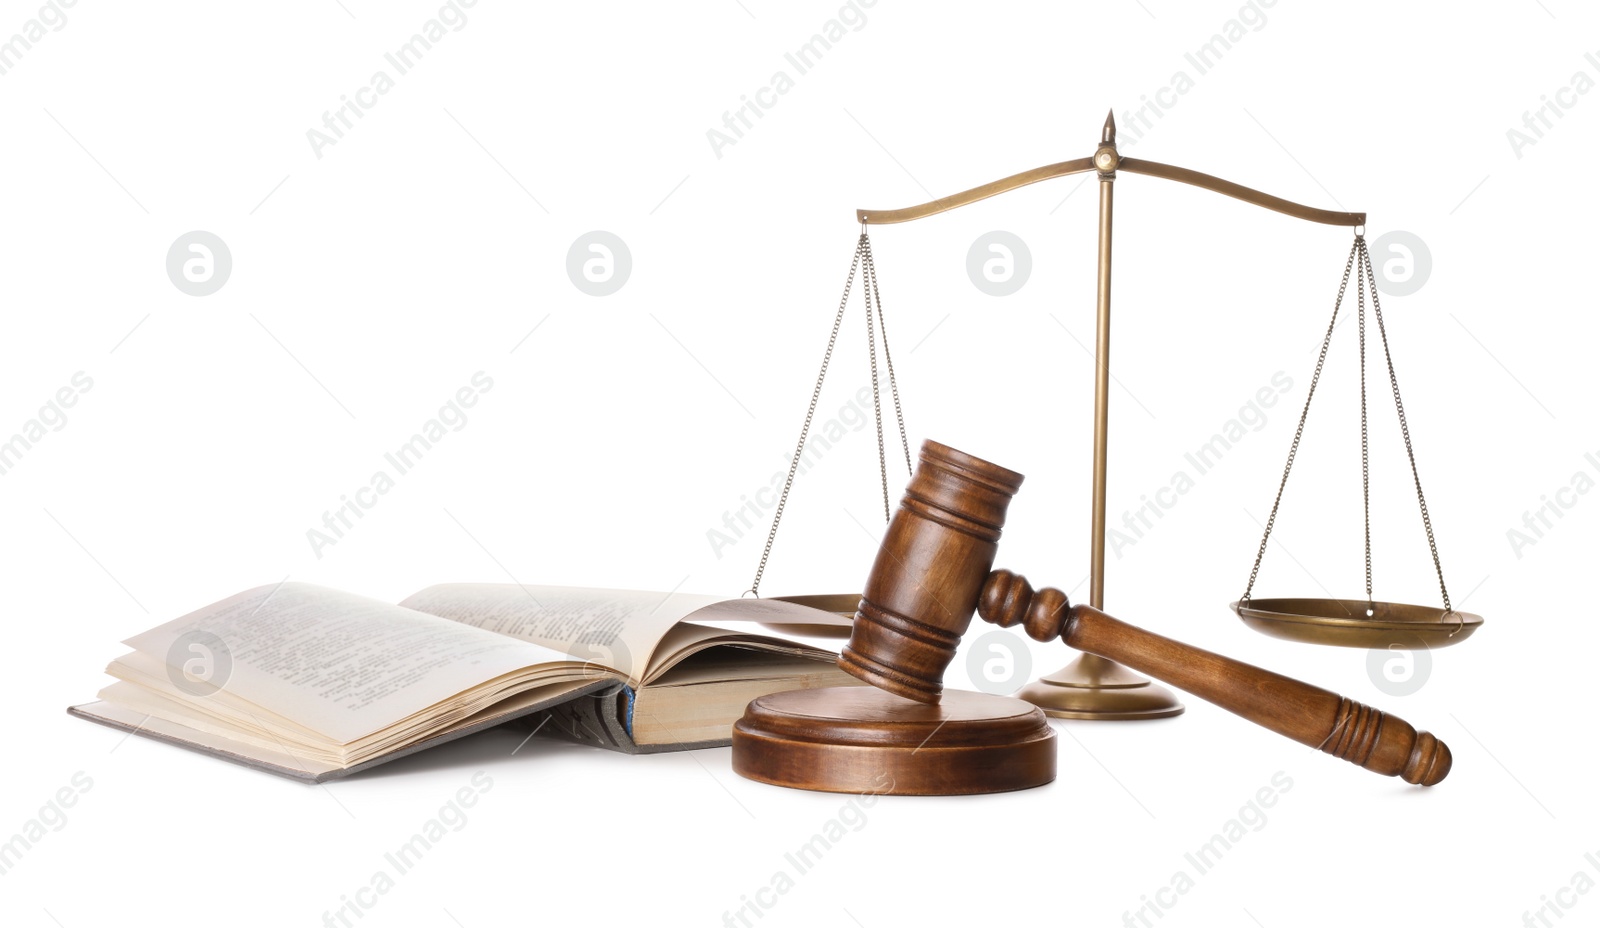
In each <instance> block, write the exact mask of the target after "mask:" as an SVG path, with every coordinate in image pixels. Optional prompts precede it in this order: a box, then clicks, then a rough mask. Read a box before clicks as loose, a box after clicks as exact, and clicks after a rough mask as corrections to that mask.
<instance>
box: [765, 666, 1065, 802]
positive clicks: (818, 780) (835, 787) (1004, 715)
mask: <svg viewBox="0 0 1600 928" xmlns="http://www.w3.org/2000/svg"><path fill="white" fill-rule="evenodd" d="M1055 739H1056V735H1055V732H1054V731H1052V730H1051V729H1050V725H1049V723H1048V722H1046V721H1045V717H1044V713H1043V712H1041V711H1039V709H1038V708H1037V707H1035V706H1031V705H1029V704H1028V703H1025V702H1023V701H1022V700H1020V699H1012V698H1010V697H1008V696H989V695H985V694H983V693H969V692H965V691H962V690H945V692H944V697H943V699H942V700H941V701H940V702H939V704H938V705H928V704H926V703H920V702H913V701H912V700H909V699H905V698H903V697H900V696H896V695H894V694H892V693H888V692H885V691H883V690H880V689H878V688H877V687H875V686H831V687H825V688H821V689H810V690H790V691H788V692H784V693H773V694H771V695H768V696H762V697H760V698H758V699H756V700H754V701H752V702H751V703H750V705H749V706H747V707H746V708H745V710H744V717H743V718H741V719H740V720H739V721H738V722H735V723H734V726H733V769H734V772H735V773H737V774H739V775H740V776H743V777H746V778H748V779H751V780H758V781H760V782H762V783H771V784H773V785H775V786H787V787H791V788H793V789H811V790H822V791H825V792H833V793H880V794H896V795H903V796H960V795H970V794H974V793H1001V792H1007V791H1009V790H1018V789H1030V788H1032V787H1035V786H1043V785H1044V784H1046V783H1049V782H1050V781H1051V780H1054V779H1055V778H1056V744H1055Z"/></svg>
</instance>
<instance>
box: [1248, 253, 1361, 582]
mask: <svg viewBox="0 0 1600 928" xmlns="http://www.w3.org/2000/svg"><path fill="white" fill-rule="evenodd" d="M1360 244H1361V239H1360V238H1357V239H1356V240H1355V241H1354V242H1352V243H1351V245H1350V257H1348V258H1346V259H1345V262H1344V277H1342V278H1340V280H1339V295H1338V296H1337V297H1335V298H1334V300H1333V316H1332V317H1331V318H1330V319H1329V320H1328V331H1327V332H1326V333H1324V334H1323V336H1322V351H1321V352H1319V353H1318V354H1317V367H1316V370H1314V371H1312V373H1311V388H1310V389H1309V390H1307V391H1306V404H1305V406H1304V407H1303V408H1301V410H1300V424H1299V425H1297V426H1295V430H1294V441H1293V442H1290V444H1289V460H1288V461H1287V462H1286V463H1285V464H1284V465H1283V479H1281V480H1279V481H1278V495H1277V496H1276V497H1274V498H1273V500H1272V512H1271V514H1270V515H1268V516H1267V525H1266V530H1265V531H1263V532H1262V533H1261V547H1260V548H1258V549H1256V562H1255V564H1254V565H1253V566H1251V568H1250V582H1249V583H1247V584H1245V588H1244V595H1243V596H1241V597H1239V607H1240V608H1241V609H1243V608H1248V607H1249V605H1250V591H1251V590H1253V589H1255V586H1256V575H1257V574H1259V573H1260V572H1261V558H1262V556H1264V555H1265V554H1266V553H1267V539H1269V538H1271V537H1272V526H1273V523H1275V522H1277V521H1278V504H1279V503H1282V502H1283V488H1284V487H1285V486H1287V485H1288V483H1289V470H1290V468H1292V467H1294V456H1295V454H1296V453H1297V452H1298V451H1299V450H1300V436H1301V435H1303V434H1304V433H1305V430H1306V416H1307V415H1308V414H1309V413H1310V412H1311V398H1312V397H1313V396H1315V395H1316V393H1317V381H1318V380H1319V379H1321V377H1322V365H1323V363H1324V362H1325V361H1327V360H1328V343H1329V342H1330V341H1332V340H1333V327H1334V326H1335V325H1337V324H1338V322H1339V307H1340V305H1341V304H1343V303H1344V291H1345V288H1346V287H1348V286H1349V285H1350V271H1351V269H1352V268H1353V267H1355V260H1356V252H1357V250H1358V248H1359V246H1360Z"/></svg>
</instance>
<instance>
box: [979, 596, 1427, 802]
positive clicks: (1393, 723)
mask: <svg viewBox="0 0 1600 928" xmlns="http://www.w3.org/2000/svg"><path fill="white" fill-rule="evenodd" d="M978 614H979V615H980V616H982V617H983V619H984V620H985V621H989V622H993V623H995V624H997V625H1014V624H1017V623H1019V622H1021V623H1022V624H1023V626H1024V627H1025V628H1026V629H1027V631H1028V633H1029V634H1030V635H1031V636H1032V637H1034V638H1036V639H1038V640H1041V641H1048V640H1050V639H1052V638H1055V637H1060V638H1061V640H1062V641H1065V642H1066V643H1067V644H1068V645H1069V646H1071V647H1074V648H1077V649H1078V650H1080V651H1087V652H1089V653H1091V654H1099V655H1100V656H1102V657H1106V658H1110V659H1111V660H1114V661H1117V662H1119V663H1122V664H1126V665H1127V666H1129V667H1131V668H1133V669H1134V670H1137V671H1139V672H1140V673H1145V674H1149V675H1150V676H1152V677H1155V678H1156V679H1158V680H1162V681H1164V682H1166V683H1170V684H1172V685H1173V686H1176V687H1178V688H1179V689H1182V690H1186V691H1188V692H1190V693H1193V694H1194V695H1196V696H1199V697H1200V698H1201V699H1204V700H1206V701H1207V702H1211V703H1215V704H1216V705H1218V706H1221V707H1222V708H1224V709H1227V710H1228V711H1229V712H1232V713H1234V714H1235V715H1238V716H1240V717H1242V718H1246V719H1249V720H1250V721H1252V722H1255V723H1256V724H1257V725H1260V726H1262V727H1264V728H1268V729H1271V730H1272V731H1275V732H1277V733H1278V734H1280V735H1283V736H1284V737H1286V738H1292V739H1294V740H1295V741H1298V742H1300V743H1301V744H1303V745H1305V746H1307V747H1310V748H1316V749H1318V750H1321V751H1324V752H1326V753H1328V754H1332V755H1333V756H1334V757H1338V758H1341V759H1343V760H1347V761H1350V762H1351V763H1353V764H1355V765H1357V766H1359V767H1364V768H1366V769H1367V770H1371V771H1373V772H1374V773H1381V774H1383V775H1385V776H1398V777H1400V778H1401V779H1403V780H1405V781H1406V782H1407V783H1413V784H1420V785H1422V786H1432V785H1434V784H1435V783H1438V782H1439V781H1440V780H1443V779H1444V778H1445V776H1446V775H1447V774H1449V772H1450V765H1451V760H1452V758H1451V754H1450V749H1449V747H1447V746H1446V745H1445V743H1444V742H1442V741H1440V740H1439V739H1437V738H1435V737H1434V736H1433V735H1431V734H1429V733H1428V732H1418V731H1417V730H1416V729H1415V728H1413V727H1411V725H1410V724H1409V723H1407V722H1406V721H1405V720H1404V719H1401V718H1399V717H1397V716H1393V715H1388V714H1386V713H1383V712H1381V711H1379V710H1377V709H1374V708H1372V707H1370V706H1365V705H1362V704H1361V703H1358V702H1355V701H1354V700H1351V699H1347V698H1345V697H1343V696H1340V695H1339V694H1338V693H1333V692H1330V691H1328V690H1325V689H1322V688H1320V687H1316V686H1312V685H1311V684H1309V683H1303V682H1301V681H1299V680H1295V679H1293V678H1291V677H1286V676H1284V675H1282V674H1279V673H1274V672H1273V671H1271V670H1266V669H1263V668H1261V667H1256V666H1254V665H1252V664H1247V663H1245V662H1243V661H1239V660H1234V659H1233V658H1231V657H1224V656H1222V655H1220V654H1213V653H1212V652H1210V651H1207V650H1205V649H1203V648H1197V647H1194V646H1193V645H1189V644H1184V643H1183V642H1181V641H1175V640H1173V639H1171V638H1166V637H1163V636H1161V635H1158V634H1156V633H1154V632H1149V631H1145V630H1144V629H1142V628H1138V627H1136V626H1133V625H1129V624H1128V623H1126V622H1123V621H1121V620H1120V619H1116V618H1113V617H1111V616H1109V615H1107V614H1105V613H1104V612H1101V611H1100V610H1098V609H1094V608H1092V607H1089V606H1084V605H1078V606H1071V607H1069V606H1067V599H1066V596H1065V594H1063V593H1061V592H1060V591H1059V590H1053V589H1050V588H1045V589H1043V590H1040V591H1038V592H1037V593H1035V592H1034V591H1033V589H1032V588H1031V587H1030V586H1029V585H1028V582H1027V580H1026V579H1025V578H1023V577H1020V576H1018V575H1016V574H1013V573H1011V572H1010V571H1005V570H997V571H995V572H994V573H993V574H992V575H991V576H990V578H989V581H988V582H987V583H986V584H985V586H984V589H983V592H982V594H981V595H980V601H979V607H978Z"/></svg>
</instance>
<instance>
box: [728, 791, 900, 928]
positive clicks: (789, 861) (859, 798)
mask: <svg viewBox="0 0 1600 928" xmlns="http://www.w3.org/2000/svg"><path fill="white" fill-rule="evenodd" d="M893 792H894V777H891V776H890V775H889V773H888V771H880V772H879V773H878V775H877V777H875V778H874V780H873V788H872V789H869V790H866V791H864V792H861V793H858V794H856V795H854V796H851V797H850V798H849V799H848V800H846V801H845V804H844V805H842V806H840V807H839V811H838V812H836V813H834V814H833V816H832V817H831V818H829V819H828V820H827V821H825V822H823V823H822V827H820V828H818V829H817V832H816V834H814V835H812V836H811V838H810V839H809V840H807V841H806V842H805V843H803V844H801V845H800V846H799V847H797V848H795V849H794V850H792V851H788V852H785V853H784V855H783V866H781V867H779V868H778V869H777V870H775V871H773V873H772V877H771V878H770V879H769V880H768V881H767V885H766V886H763V887H761V888H760V889H757V890H756V891H755V892H753V893H750V894H749V895H743V894H741V895H740V896H739V907H738V908H737V909H734V910H732V911H724V912H723V913H722V924H723V928H751V926H752V925H754V924H755V923H756V922H758V921H760V920H761V919H763V918H765V917H766V914H767V912H768V911H769V910H771V909H772V908H774V907H775V906H777V904H778V903H779V902H781V901H783V897H784V896H787V895H788V894H789V893H790V892H792V891H793V890H794V888H795V887H796V886H798V885H800V884H799V881H800V878H801V877H804V876H805V875H806V874H807V873H810V872H811V871H812V870H815V869H816V868H817V865H818V864H820V863H821V862H822V858H823V856H824V855H826V854H827V853H828V851H830V850H832V849H833V848H835V847H837V846H838V845H839V842H841V841H843V840H844V839H845V836H846V835H848V834H850V833H851V832H856V831H860V830H861V829H863V828H865V827H867V813H866V810H867V809H870V808H872V807H873V806H874V805H876V804H877V802H878V797H880V796H887V795H889V794H891V793H893Z"/></svg>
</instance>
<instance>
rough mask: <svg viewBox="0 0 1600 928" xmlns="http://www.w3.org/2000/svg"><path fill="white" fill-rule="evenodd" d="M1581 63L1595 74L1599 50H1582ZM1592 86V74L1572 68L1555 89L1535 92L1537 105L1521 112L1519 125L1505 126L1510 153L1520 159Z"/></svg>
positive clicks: (1598, 71)
mask: <svg viewBox="0 0 1600 928" xmlns="http://www.w3.org/2000/svg"><path fill="white" fill-rule="evenodd" d="M1583 60H1584V63H1585V64H1587V65H1588V66H1589V68H1590V69H1591V70H1593V71H1594V72H1595V74H1600V54H1596V53H1595V52H1586V53H1585V54H1584V56H1583ZM1594 88H1595V78H1594V76H1593V75H1591V74H1590V73H1589V72H1588V71H1582V70H1580V71H1574V72H1572V76H1571V77H1570V78H1568V79H1567V83H1566V84H1564V85H1562V86H1560V87H1557V88H1556V89H1555V92H1553V93H1548V94H1540V95H1539V105H1538V106H1537V107H1534V108H1533V109H1531V110H1524V111H1523V113H1522V125H1521V126H1512V127H1511V128H1509V129H1507V130H1506V141H1507V142H1510V143H1511V153H1512V154H1513V155H1516V156H1517V160H1518V161H1520V160H1522V153H1523V150H1524V149H1527V148H1531V147H1533V146H1534V145H1537V144H1539V143H1540V142H1541V141H1543V140H1544V137H1545V133H1547V132H1550V131H1551V130H1553V129H1554V128H1555V127H1556V123H1557V122H1558V121H1560V120H1562V119H1565V118H1566V115H1567V111H1568V110H1570V109H1572V108H1573V107H1575V106H1577V105H1578V100H1579V99H1580V98H1581V97H1585V96H1587V95H1588V93H1589V91H1591V90H1593V89H1594Z"/></svg>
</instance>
